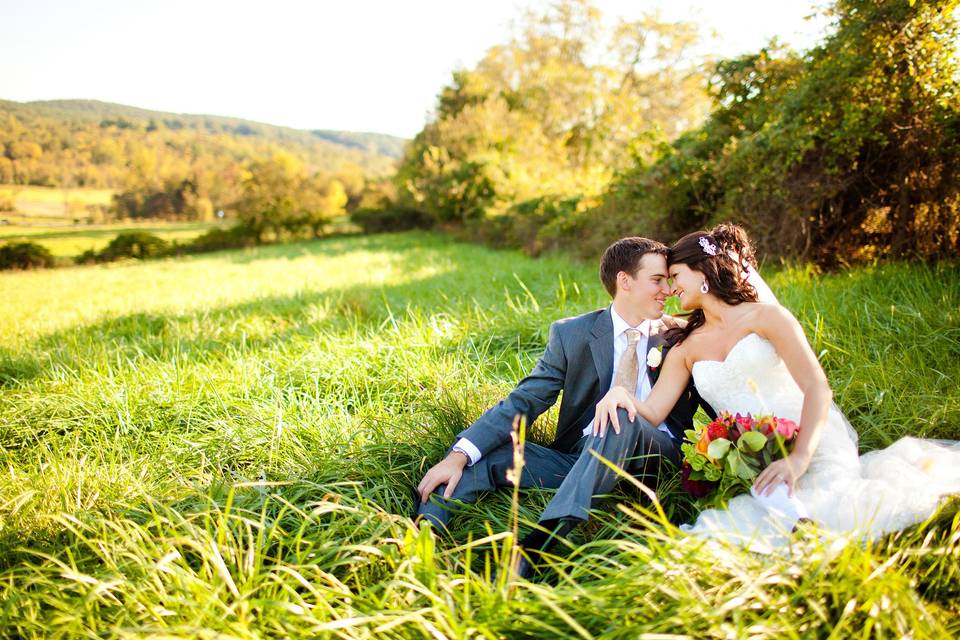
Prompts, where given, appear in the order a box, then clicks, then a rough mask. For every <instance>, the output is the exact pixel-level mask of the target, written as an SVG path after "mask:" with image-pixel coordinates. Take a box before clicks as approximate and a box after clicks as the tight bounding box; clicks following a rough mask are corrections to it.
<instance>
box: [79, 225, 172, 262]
mask: <svg viewBox="0 0 960 640" xmlns="http://www.w3.org/2000/svg"><path fill="white" fill-rule="evenodd" d="M169 251H170V243H169V242H167V241H166V240H164V239H163V238H160V237H158V236H155V235H153V234H152V233H146V232H145V231H129V232H126V233H121V234H119V235H118V236H117V237H116V238H114V239H113V240H111V241H110V244H108V245H107V246H106V247H105V248H104V249H103V251H101V252H100V253H98V254H96V261H97V262H111V261H113V260H120V259H121V258H134V259H137V260H143V259H144V258H159V257H161V256H164V255H167V254H168V253H169Z"/></svg>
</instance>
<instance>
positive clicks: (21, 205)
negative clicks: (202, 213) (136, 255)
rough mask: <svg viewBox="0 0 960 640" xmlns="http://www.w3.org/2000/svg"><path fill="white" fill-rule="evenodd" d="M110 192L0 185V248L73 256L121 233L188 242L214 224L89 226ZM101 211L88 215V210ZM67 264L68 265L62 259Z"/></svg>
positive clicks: (152, 222) (130, 222) (107, 201)
mask: <svg viewBox="0 0 960 640" xmlns="http://www.w3.org/2000/svg"><path fill="white" fill-rule="evenodd" d="M112 196H113V190H111V189H55V188H53V187H35V186H18V185H0V203H2V202H4V201H6V202H9V203H13V206H14V208H15V210H14V211H0V219H2V220H4V221H5V222H4V223H2V224H0V244H4V243H6V242H15V241H16V242H24V241H29V242H35V243H37V244H39V245H42V246H44V247H46V248H47V249H48V250H49V251H50V253H52V254H53V255H54V256H55V257H57V258H64V259H65V258H74V257H76V256H78V255H80V254H81V253H83V252H84V251H90V250H92V251H100V250H101V249H103V248H104V247H106V246H107V244H109V243H110V241H111V240H113V239H114V238H115V237H116V236H117V234H118V233H122V232H124V231H142V232H145V233H152V234H154V235H156V236H158V237H160V238H163V239H164V240H167V241H169V242H181V243H185V242H188V241H190V240H192V239H194V238H196V237H197V236H199V235H201V234H203V233H204V232H206V231H208V230H210V229H211V228H213V227H216V226H220V225H221V224H222V223H220V222H164V221H156V220H144V221H134V220H126V221H117V222H103V221H100V222H98V223H94V220H95V219H97V218H100V219H102V218H103V217H104V216H103V214H102V210H105V209H106V208H107V207H108V206H109V205H110V202H111V198H112ZM91 206H92V207H94V209H96V210H98V211H101V213H99V214H97V215H94V214H91V210H90V209H88V207H91ZM67 262H68V261H67Z"/></svg>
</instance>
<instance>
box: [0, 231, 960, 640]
mask: <svg viewBox="0 0 960 640" xmlns="http://www.w3.org/2000/svg"><path fill="white" fill-rule="evenodd" d="M958 276H960V269H958V267H956V266H940V267H924V266H907V265H895V266H888V267H877V268H867V269H860V270H857V271H854V272H850V273H840V274H833V275H829V276H824V277H816V276H814V275H813V274H811V273H809V272H807V271H805V270H803V269H787V270H784V271H782V272H780V273H778V274H776V275H774V276H773V277H772V278H771V284H772V286H773V288H774V289H775V290H776V291H777V293H778V294H779V295H780V296H781V298H782V300H783V302H784V303H785V304H787V306H789V307H790V308H791V309H793V310H794V311H795V312H796V313H797V314H798V316H799V317H800V318H801V321H802V322H803V324H804V327H805V329H806V330H807V334H808V336H809V337H810V338H811V341H812V342H813V344H814V347H815V349H816V350H817V352H818V353H821V352H822V356H821V359H822V361H823V362H824V365H825V366H826V368H827V370H828V374H829V375H830V378H831V382H832V384H833V387H834V390H835V393H836V399H837V402H838V404H839V405H840V406H841V407H842V408H843V409H844V410H845V411H846V412H847V413H848V415H849V416H850V418H851V421H852V422H853V424H854V426H855V428H856V429H857V430H858V431H859V432H860V433H861V436H862V438H861V444H862V447H863V448H873V447H876V446H882V445H883V444H886V443H887V442H888V441H890V440H892V439H894V438H896V437H899V435H901V434H903V433H912V434H917V435H923V436H931V437H945V438H960V390H958V382H960V330H958V329H957V327H958V326H960V277H958ZM606 301H607V296H606V294H605V293H604V292H603V291H602V288H601V287H600V285H599V283H598V282H597V276H596V266H595V265H593V264H578V263H574V262H572V261H569V260H566V259H563V258H560V257H554V258H546V259H541V260H537V261H534V260H530V259H528V258H525V257H522V256H520V255H518V254H516V253H511V252H493V251H489V250H486V249H483V248H481V247H477V246H473V245H465V244H459V243H453V242H450V241H449V240H448V239H446V238H443V237H441V236H436V235H430V234H420V233H414V234H401V235H386V236H379V237H367V238H349V239H343V238H342V239H331V240H326V241H320V242H311V243H302V244H296V245H287V246H275V247H265V248H259V249H254V250H249V251H241V252H225V253H218V254H209V255H203V256H195V257H190V258H184V259H179V260H162V261H156V262H147V263H135V264H113V265H100V266H93V267H78V268H71V269H62V270H53V271H44V272H27V273H4V274H0V456H2V468H3V470H4V479H3V481H2V482H0V636H18V637H38V638H39V637H77V636H87V637H94V636H141V635H146V634H153V633H156V634H162V635H166V636H174V637H207V636H209V637H214V636H217V635H218V634H221V635H222V636H226V637H297V636H301V637H302V636H308V635H321V636H323V635H326V636H340V637H350V638H354V637H356V638H362V637H421V636H431V637H467V636H471V635H481V636H486V637H551V638H553V637H560V636H571V637H575V636H578V635H579V636H582V637H609V638H614V637H631V638H632V637H637V636H638V635H640V634H641V633H643V632H659V633H674V634H681V635H683V634H685V635H687V636H689V637H717V638H722V637H746V636H753V637H809V636H828V635H829V634H830V632H831V629H834V637H838V638H845V637H851V636H854V635H856V636H858V637H859V636H865V637H899V636H903V635H907V634H913V637H946V636H948V635H949V634H950V633H954V634H955V633H957V632H960V626H958V623H957V620H958V614H960V610H958V606H957V602H958V599H960V570H958V568H957V567H958V566H960V525H958V521H957V520H956V519H955V518H954V516H953V514H954V513H955V511H956V510H955V508H953V509H948V510H946V511H944V512H943V513H942V514H940V516H939V518H938V519H937V520H935V521H932V522H930V523H928V524H927V525H926V526H925V527H921V528H918V529H914V530H911V531H910V532H906V533H904V534H903V535H901V536H897V537H893V538H891V539H889V540H886V541H884V542H883V543H882V544H879V545H875V546H870V547H862V546H860V545H857V544H847V545H843V544H838V543H836V544H835V543H834V541H832V540H828V541H826V542H825V543H823V544H820V543H818V542H816V541H815V540H813V539H806V540H800V541H798V543H797V545H796V547H795V548H794V549H793V550H791V552H790V553H789V554H787V555H786V556H784V557H766V556H756V555H749V554H745V553H743V552H739V551H735V550H730V549H713V548H703V547H701V546H700V545H698V544H697V543H696V542H695V541H693V540H689V539H686V538H683V537H682V536H680V535H679V534H678V533H677V532H676V531H675V529H673V525H672V524H671V523H670V522H666V521H663V520H662V519H661V518H657V517H656V516H654V515H653V514H650V513H647V514H644V513H642V512H640V511H638V510H637V507H636V505H632V498H629V496H630V494H627V493H619V494H618V496H619V498H618V500H611V501H610V502H609V503H608V508H607V509H606V513H605V514H604V515H601V516H599V517H598V518H597V519H596V521H594V522H593V523H591V525H590V526H589V527H587V528H585V529H584V530H582V531H579V532H578V533H577V534H576V535H575V537H574V539H573V543H574V545H575V546H574V548H572V549H571V550H570V555H569V557H568V558H567V559H565V560H560V561H558V562H557V564H556V571H555V572H554V573H552V574H551V577H550V578H549V579H548V580H547V582H546V583H533V584H531V583H519V584H508V583H506V582H504V581H503V579H502V578H501V581H500V582H499V583H497V584H494V585H488V584H487V582H486V580H485V579H484V576H483V572H484V569H485V557H486V555H485V553H484V551H485V550H486V549H489V548H490V546H491V543H489V542H484V543H477V544H472V545H467V546H466V547H463V546H461V545H464V544H466V543H467V542H468V539H469V538H470V537H471V536H472V538H473V539H475V540H476V539H480V538H483V537H484V536H487V535H488V534H500V533H501V532H506V531H509V530H510V528H511V526H510V525H511V518H512V512H513V511H514V510H513V508H512V505H511V503H510V499H509V496H508V495H506V492H504V494H503V495H496V496H489V497H487V498H485V499H483V500H482V501H481V502H480V503H478V504H477V505H476V506H475V507H472V508H470V509H468V510H467V511H466V512H465V513H464V514H463V515H462V516H459V517H457V518H456V519H455V520H454V522H453V526H454V528H455V531H454V539H453V540H447V539H444V538H436V539H435V538H434V537H432V536H431V534H428V533H420V534H417V533H416V532H415V531H414V530H413V529H412V527H411V524H410V521H409V519H407V518H406V517H405V516H406V514H407V512H408V510H409V507H410V505H409V498H408V491H407V488H408V487H409V486H410V484H411V483H413V482H414V481H415V480H416V479H418V478H419V476H420V475H421V474H422V473H423V471H424V470H425V468H426V466H427V465H428V464H430V463H431V462H432V461H434V460H436V459H437V458H438V457H439V456H440V455H442V453H443V451H444V450H445V449H446V447H447V446H448V445H449V443H450V441H451V439H452V437H453V434H454V433H455V432H456V431H457V430H458V429H459V428H461V427H462V426H464V425H465V424H467V423H469V421H471V420H472V419H473V418H475V417H476V416H477V415H479V413H480V412H481V411H483V410H484V409H485V408H486V407H487V406H489V405H490V404H491V403H492V402H494V401H495V400H496V399H497V398H499V397H500V396H501V395H502V394H503V393H505V392H506V391H508V390H509V389H510V387H511V386H512V384H513V383H514V382H515V381H516V379H517V378H519V377H520V376H522V375H523V373H524V372H525V371H527V370H529V369H530V367H531V366H532V364H533V362H534V360H535V358H536V357H537V355H539V352H540V351H541V350H542V348H543V344H544V341H545V339H546V329H547V326H548V324H549V322H550V321H552V320H554V319H557V318H561V317H564V316H568V315H573V314H576V313H581V312H584V311H588V310H591V309H594V308H597V307H599V306H601V305H603V304H605V303H606ZM545 422H546V424H538V425H536V428H535V429H534V430H533V435H532V437H533V438H534V439H538V438H539V439H543V438H545V437H546V434H545V432H546V431H549V424H550V423H549V420H548V421H545ZM672 487H675V483H673V484H671V485H670V486H668V487H667V488H665V490H664V491H663V492H662V493H661V497H662V499H663V503H664V507H665V508H666V515H668V516H670V517H671V519H672V520H673V523H674V524H675V523H678V522H679V521H683V520H684V519H686V518H689V516H690V504H689V502H688V501H686V500H685V499H684V498H683V497H682V496H681V495H679V494H678V493H677V492H676V490H675V488H672ZM548 498H549V496H548V494H547V493H545V492H528V493H527V494H526V495H524V496H523V500H522V504H521V506H520V508H519V515H520V517H521V518H522V519H527V520H529V519H534V518H535V517H536V514H537V511H538V510H539V509H540V508H541V507H542V506H543V504H544V503H545V502H546V500H547V499H548ZM625 499H626V502H625V504H626V510H624V509H619V508H617V507H616V505H617V502H619V501H624V500H625ZM505 541H506V539H505V538H502V537H500V538H497V540H496V545H500V544H503V543H504V542H505ZM496 548H497V549H498V550H499V549H500V547H499V546H497V547H496Z"/></svg>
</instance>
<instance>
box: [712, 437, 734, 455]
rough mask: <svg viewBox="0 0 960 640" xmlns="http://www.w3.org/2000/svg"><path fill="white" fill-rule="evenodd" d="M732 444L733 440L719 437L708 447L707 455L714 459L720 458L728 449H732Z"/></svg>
mask: <svg viewBox="0 0 960 640" xmlns="http://www.w3.org/2000/svg"><path fill="white" fill-rule="evenodd" d="M730 445H731V442H730V441H729V440H727V439H726V438H717V439H716V440H714V441H713V442H711V443H710V445H709V446H708V447H707V455H708V456H710V457H711V458H713V459H714V460H719V459H720V458H722V457H723V456H725V455H727V451H729V450H730Z"/></svg>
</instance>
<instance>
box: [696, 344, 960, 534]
mask: <svg viewBox="0 0 960 640" xmlns="http://www.w3.org/2000/svg"><path fill="white" fill-rule="evenodd" d="M693 379H694V383H695V384H696V386H697V390H698V391H699V393H700V395H701V396H702V397H703V398H704V400H706V401H707V402H708V403H709V404H710V405H711V406H712V407H713V408H714V409H715V410H716V411H718V412H720V411H729V412H730V413H734V414H735V413H737V412H739V413H741V414H747V413H752V414H753V415H761V414H766V415H770V414H773V415H776V416H778V417H783V418H789V419H791V420H794V421H796V422H797V423H799V422H800V413H801V408H802V405H803V392H802V391H801V390H800V387H799V386H797V384H796V382H794V380H793V377H792V376H791V374H790V372H789V370H788V369H787V367H786V365H785V364H784V363H783V361H782V360H781V359H780V357H779V355H778V354H777V352H776V349H775V348H774V347H773V345H772V344H771V343H770V342H769V341H767V340H765V339H764V338H762V337H761V336H760V335H758V334H756V333H750V334H747V335H746V336H745V337H743V338H742V339H741V340H740V341H739V342H737V343H736V344H735V345H734V347H733V348H732V349H731V350H730V352H729V354H728V355H727V357H726V359H725V360H723V361H715V360H701V361H698V362H696V363H694V365H693ZM781 486H783V485H781ZM952 493H960V443H952V442H947V441H931V440H923V439H918V438H912V437H906V438H902V439H901V440H899V441H897V442H896V443H894V444H892V445H891V446H889V447H887V448H885V449H883V450H878V451H871V452H869V453H866V454H864V455H862V456H858V452H857V438H856V433H855V432H854V431H853V429H852V428H851V427H850V425H849V423H848V422H847V420H846V418H845V417H844V416H843V414H842V413H840V411H839V410H838V409H837V407H836V405H833V406H831V408H830V412H829V415H828V418H827V420H826V424H824V426H823V430H822V432H821V438H820V443H819V445H818V446H817V449H816V451H815V452H814V455H813V457H812V459H811V463H810V467H809V468H808V469H807V472H806V473H805V474H804V475H803V476H801V477H800V479H799V480H798V482H797V486H796V490H795V492H794V495H795V497H796V498H797V499H799V501H800V502H802V504H803V506H804V507H805V508H806V510H807V512H808V515H809V517H811V518H813V520H814V521H815V522H816V523H817V526H818V527H819V528H821V529H825V530H828V531H835V532H842V533H849V534H851V535H853V536H854V537H857V538H861V539H876V538H877V537H879V536H881V535H883V534H885V533H889V532H893V531H897V530H900V529H903V528H905V527H908V526H911V525H913V524H917V523H919V522H922V521H923V520H925V519H926V518H927V517H929V516H930V515H932V514H933V513H934V511H935V510H936V508H937V506H938V504H939V502H940V501H941V499H943V498H944V496H946V495H948V494H952ZM795 520H796V518H795V517H792V518H791V517H782V515H778V513H777V511H776V510H771V509H769V508H768V506H766V505H764V503H763V501H762V500H758V499H757V498H756V497H754V496H753V495H750V494H744V495H740V496H737V497H735V498H733V499H732V500H730V501H729V502H728V507H727V508H726V509H708V510H706V511H704V512H702V513H701V514H700V515H699V517H698V518H697V520H696V522H695V523H694V524H693V525H692V526H689V525H687V526H684V527H683V528H684V529H685V530H686V531H689V532H692V533H695V534H704V535H708V536H710V537H714V538H723V539H726V540H728V541H731V542H734V543H738V544H742V545H745V546H748V547H751V548H754V549H756V550H758V551H762V550H763V549H764V548H769V547H778V546H782V545H784V544H786V543H787V541H788V539H789V538H788V536H789V531H790V529H791V528H792V526H793V524H794V522H795Z"/></svg>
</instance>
